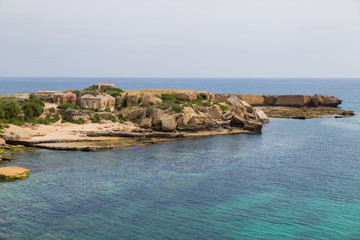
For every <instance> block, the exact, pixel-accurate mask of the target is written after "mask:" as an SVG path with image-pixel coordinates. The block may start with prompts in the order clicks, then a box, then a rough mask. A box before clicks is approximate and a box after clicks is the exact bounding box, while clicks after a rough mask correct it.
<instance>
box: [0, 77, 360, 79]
mask: <svg viewBox="0 0 360 240" xmlns="http://www.w3.org/2000/svg"><path fill="white" fill-rule="evenodd" d="M0 78H109V79H111V78H112V79H114V78H124V79H125V78H130V79H139V78H140V79H169V78H170V79H186V78H189V79H360V76H359V77H88V76H81V77H79V76H76V77H72V76H61V77H60V76H57V77H55V76H0Z"/></svg>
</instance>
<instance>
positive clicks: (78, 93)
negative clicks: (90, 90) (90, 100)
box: [73, 90, 81, 97]
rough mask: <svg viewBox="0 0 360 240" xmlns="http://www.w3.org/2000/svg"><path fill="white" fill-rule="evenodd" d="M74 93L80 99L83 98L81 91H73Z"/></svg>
mask: <svg viewBox="0 0 360 240" xmlns="http://www.w3.org/2000/svg"><path fill="white" fill-rule="evenodd" d="M73 93H74V94H75V95H76V96H77V97H80V96H81V93H80V91H79V90H76V91H73Z"/></svg>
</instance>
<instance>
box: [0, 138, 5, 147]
mask: <svg viewBox="0 0 360 240" xmlns="http://www.w3.org/2000/svg"><path fill="white" fill-rule="evenodd" d="M4 145H6V142H5V140H4V139H2V138H0V146H4Z"/></svg>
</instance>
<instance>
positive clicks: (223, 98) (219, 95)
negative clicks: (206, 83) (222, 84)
mask: <svg viewBox="0 0 360 240" xmlns="http://www.w3.org/2000/svg"><path fill="white" fill-rule="evenodd" d="M231 95H232V94H230V93H215V101H220V102H226V100H227V99H228V98H229V97H231Z"/></svg>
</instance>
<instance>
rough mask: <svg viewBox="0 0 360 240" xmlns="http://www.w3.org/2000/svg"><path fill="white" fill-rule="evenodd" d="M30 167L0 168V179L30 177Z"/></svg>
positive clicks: (8, 179) (10, 179)
mask: <svg viewBox="0 0 360 240" xmlns="http://www.w3.org/2000/svg"><path fill="white" fill-rule="evenodd" d="M29 174H30V171H29V169H26V168H21V167H2V168H0V181H12V180H16V179H22V178H26V177H28V176H29Z"/></svg>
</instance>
